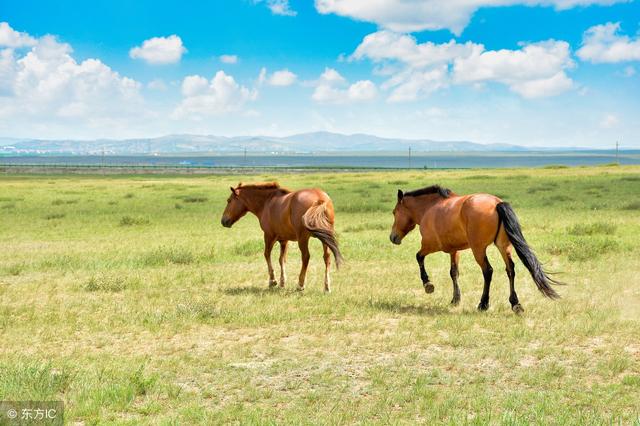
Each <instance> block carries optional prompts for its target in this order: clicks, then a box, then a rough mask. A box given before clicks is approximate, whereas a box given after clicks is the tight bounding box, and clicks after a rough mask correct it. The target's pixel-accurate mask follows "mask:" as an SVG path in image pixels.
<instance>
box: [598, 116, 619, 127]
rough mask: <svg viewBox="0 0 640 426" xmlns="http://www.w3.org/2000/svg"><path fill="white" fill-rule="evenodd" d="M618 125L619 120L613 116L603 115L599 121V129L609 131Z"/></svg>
mask: <svg viewBox="0 0 640 426" xmlns="http://www.w3.org/2000/svg"><path fill="white" fill-rule="evenodd" d="M618 124H620V120H619V119H618V117H616V116H615V115H614V114H605V115H604V117H602V120H601V121H600V127H602V128H603V129H611V128H614V127H616V126H617V125H618Z"/></svg>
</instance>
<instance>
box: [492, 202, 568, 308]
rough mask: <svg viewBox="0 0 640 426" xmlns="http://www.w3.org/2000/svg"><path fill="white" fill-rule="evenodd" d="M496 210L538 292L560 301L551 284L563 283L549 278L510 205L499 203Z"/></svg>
mask: <svg viewBox="0 0 640 426" xmlns="http://www.w3.org/2000/svg"><path fill="white" fill-rule="evenodd" d="M496 210H497V211H498V217H499V218H500V222H501V223H502V226H504V230H505V232H506V233H507V236H508V237H509V241H511V244H512V245H513V248H514V249H515V250H516V253H517V254H518V257H519V258H520V260H521V261H522V263H523V264H524V266H526V267H527V269H528V270H529V272H530V273H531V277H532V278H533V281H534V282H535V283H536V286H538V290H540V291H541V292H542V294H544V295H545V296H547V297H548V298H550V299H559V298H560V295H559V294H558V293H556V291H555V290H554V289H553V288H552V287H551V285H550V284H558V285H561V284H562V283H561V282H559V281H556V280H554V279H553V278H549V276H548V275H547V272H545V270H544V269H542V265H541V264H540V262H539V261H538V258H537V257H536V255H535V254H534V253H533V250H531V248H530V247H529V245H528V244H527V240H525V239H524V235H522V229H520V223H518V218H517V217H516V213H515V212H514V211H513V209H512V208H511V206H510V205H509V203H498V205H497V206H496Z"/></svg>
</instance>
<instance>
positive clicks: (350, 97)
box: [311, 68, 378, 104]
mask: <svg viewBox="0 0 640 426" xmlns="http://www.w3.org/2000/svg"><path fill="white" fill-rule="evenodd" d="M315 84H316V88H315V90H314V92H313V95H311V98H312V99H313V100H314V101H316V102H319V103H331V104H344V103H351V102H366V101H370V100H372V99H375V97H376V96H377V94H378V90H377V88H376V86H375V84H374V83H373V82H372V81H370V80H360V81H356V82H355V83H353V84H351V85H348V83H347V80H346V79H345V78H344V77H343V76H342V75H340V73H339V72H338V71H336V70H334V69H333V68H326V69H325V70H324V72H323V73H322V74H321V75H320V78H319V79H318V81H317V82H316V83H315Z"/></svg>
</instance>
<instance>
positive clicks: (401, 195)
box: [398, 189, 404, 202]
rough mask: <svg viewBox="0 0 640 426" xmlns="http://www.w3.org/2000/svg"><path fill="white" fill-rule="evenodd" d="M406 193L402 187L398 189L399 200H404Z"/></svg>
mask: <svg viewBox="0 0 640 426" xmlns="http://www.w3.org/2000/svg"><path fill="white" fill-rule="evenodd" d="M403 197H404V194H403V193H402V189H398V202H400V201H402V198H403Z"/></svg>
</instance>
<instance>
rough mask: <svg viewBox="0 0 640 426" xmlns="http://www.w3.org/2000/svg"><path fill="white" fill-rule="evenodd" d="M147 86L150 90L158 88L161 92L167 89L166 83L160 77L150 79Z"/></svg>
mask: <svg viewBox="0 0 640 426" xmlns="http://www.w3.org/2000/svg"><path fill="white" fill-rule="evenodd" d="M147 87H148V88H149V89H151V90H158V91H161V92H164V91H165V90H167V89H168V87H167V83H165V82H164V80H163V79H161V78H155V79H153V80H151V81H150V82H149V83H147Z"/></svg>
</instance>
